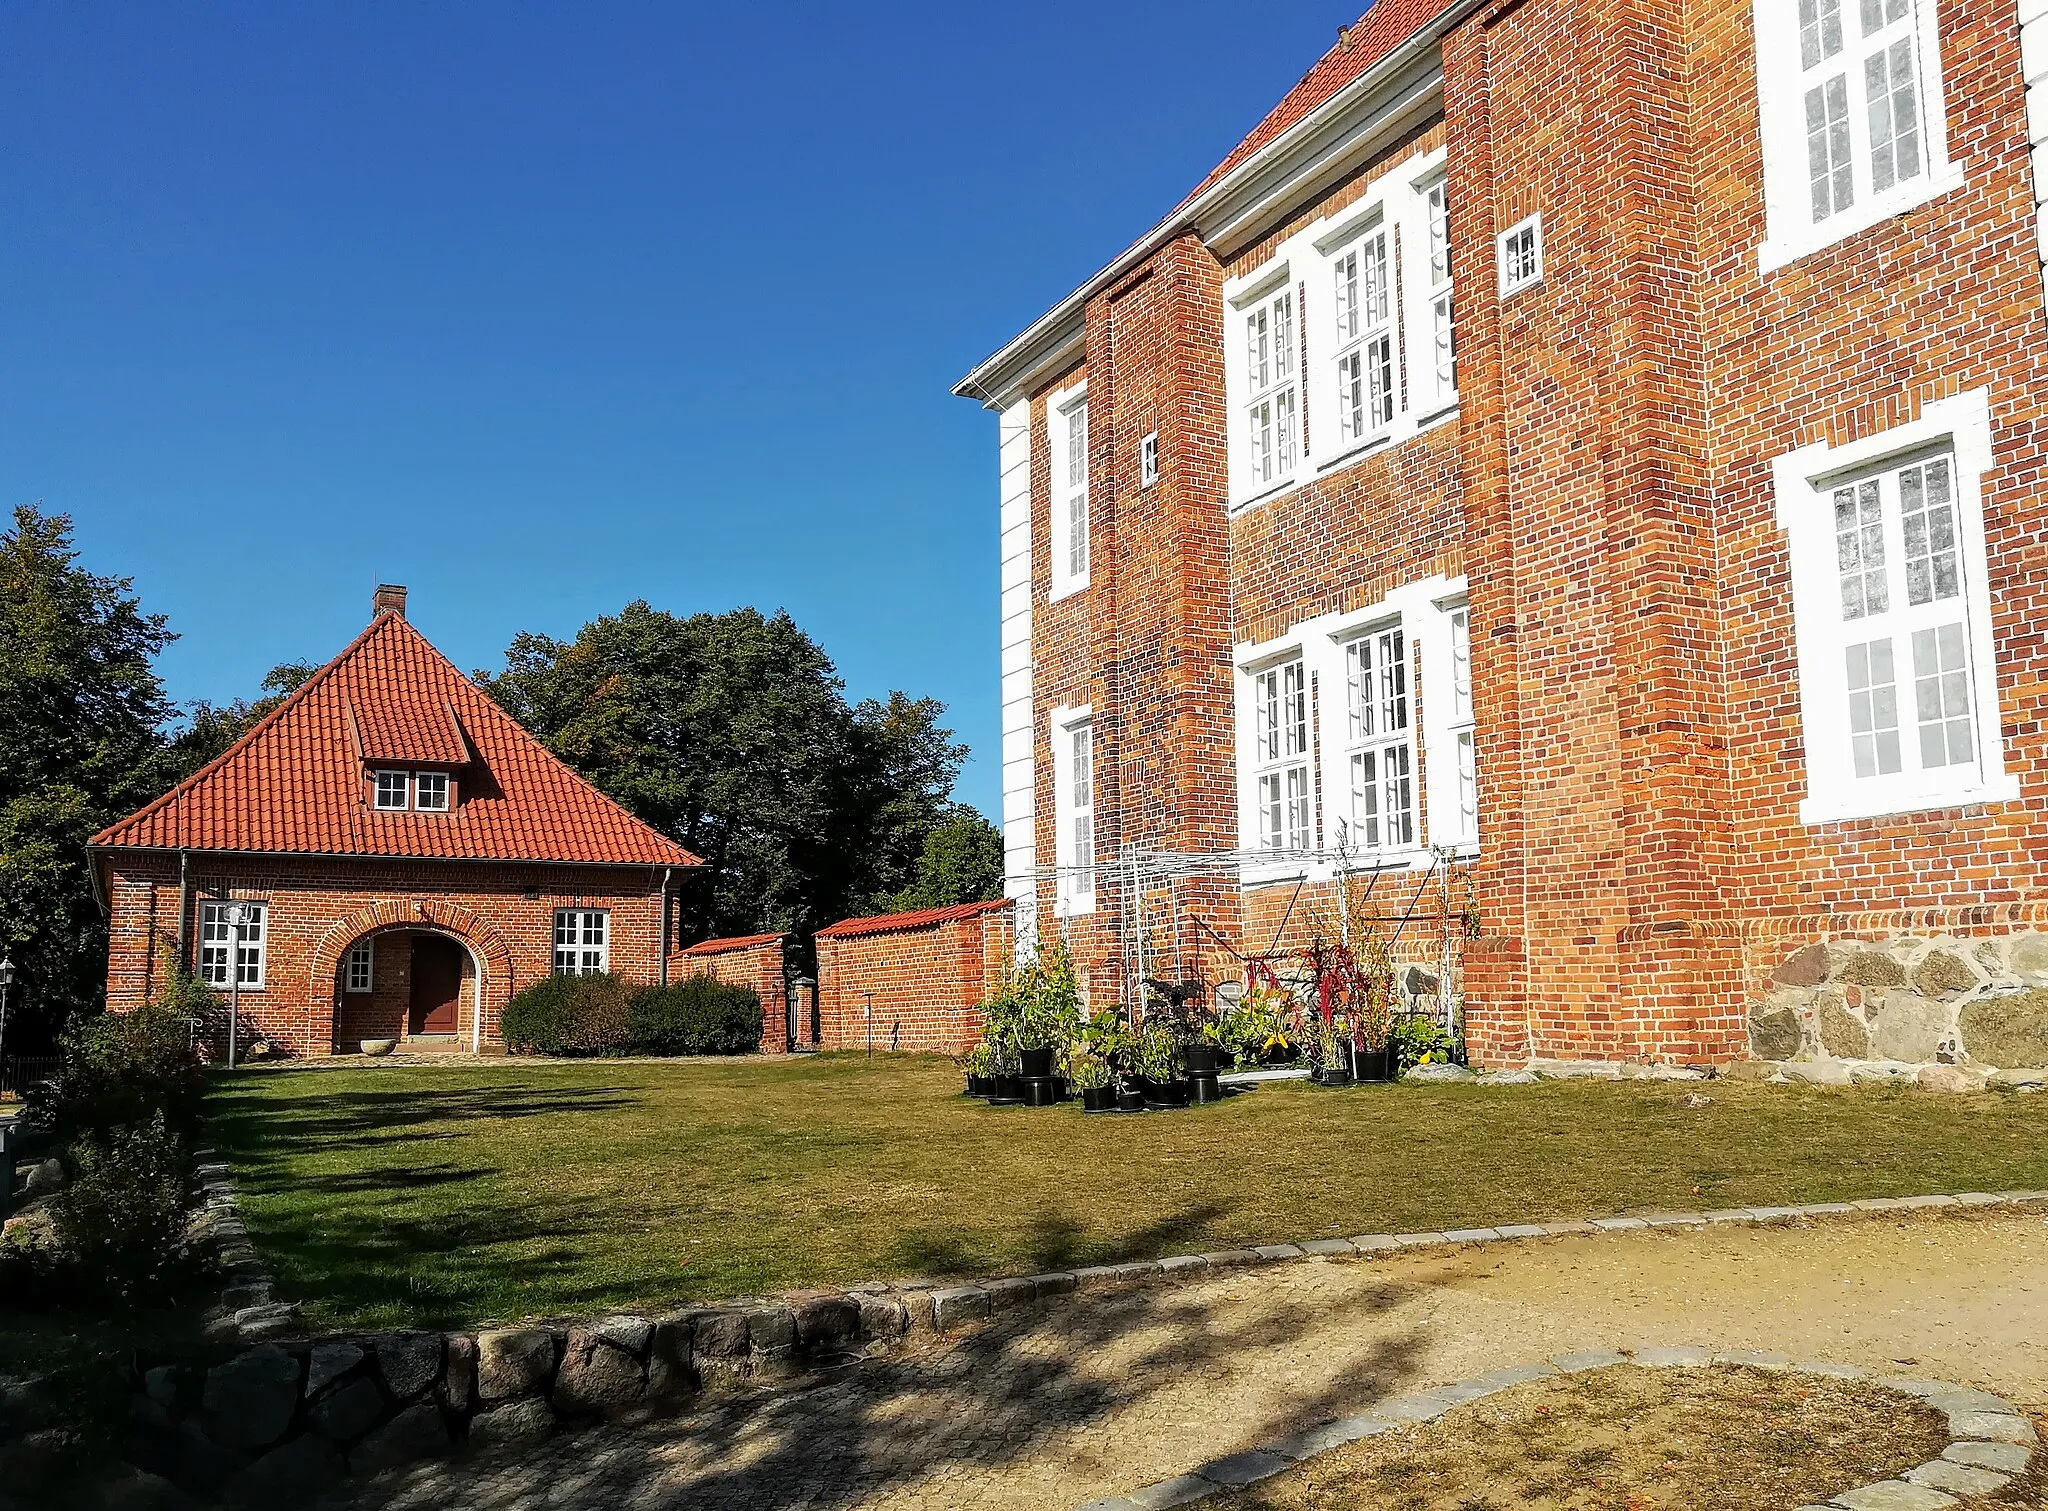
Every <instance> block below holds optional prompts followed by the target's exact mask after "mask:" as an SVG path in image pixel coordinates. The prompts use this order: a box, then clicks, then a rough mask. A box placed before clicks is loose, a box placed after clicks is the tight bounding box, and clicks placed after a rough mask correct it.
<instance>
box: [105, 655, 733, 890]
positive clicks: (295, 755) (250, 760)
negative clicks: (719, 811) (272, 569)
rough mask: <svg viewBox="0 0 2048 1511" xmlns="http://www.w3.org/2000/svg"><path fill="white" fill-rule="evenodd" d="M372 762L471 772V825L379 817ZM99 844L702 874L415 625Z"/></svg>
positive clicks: (298, 699)
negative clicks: (371, 785)
mask: <svg viewBox="0 0 2048 1511" xmlns="http://www.w3.org/2000/svg"><path fill="white" fill-rule="evenodd" d="M351 718H353V722H354V724H355V733H353V734H352V733H351V730H350V723H351ZM358 739H360V740H361V741H362V744H363V747H364V750H363V754H362V755H359V754H358V751H357V744H356V742H357V740H358ZM471 752H474V756H473V757H472V754H471ZM364 756H370V757H372V758H374V759H379V760H386V761H391V760H396V761H403V762H418V763H419V764H422V765H436V766H455V767H458V768H460V769H459V770H458V772H457V775H456V782H455V787H456V792H457V795H458V797H459V799H460V801H459V802H458V803H457V806H456V808H455V811H453V812H452V813H380V812H377V811H376V810H374V809H372V808H371V807H370V806H369V803H368V801H367V800H366V794H365V786H364V779H363V767H364V759H363V757H364ZM472 759H473V761H474V764H471V762H472ZM92 843H93V845H94V846H96V847H110V848H111V847H127V846H139V847H145V848H150V849H164V850H231V851H245V852H258V853H264V854H291V855H380V856H421V857H433V858H439V859H448V860H524V861H567V862H580V863H588V864H599V865H636V866H637V865H650V866H691V865H697V864H699V862H698V860H697V858H696V857H695V856H693V855H691V854H690V853H689V852H688V851H687V850H684V849H683V848H682V847H681V846H680V845H677V844H675V843H673V842H672V841H670V840H668V839H666V838H664V837H663V836H662V835H660V834H658V833H656V832H655V831H654V830H653V829H651V828H649V827H648V826H647V825H646V824H643V823H641V822H640V820H638V819H636V818H634V817H633V816H632V815H631V814H630V813H628V812H626V810H625V809H623V808H621V807H620V806H619V805H618V804H617V803H615V802H613V801H612V800H611V799H610V798H608V797H606V796H605V795H604V794H603V793H601V792H599V791H598V790H597V789H596V788H595V787H593V786H591V785H590V784H589V783H588V782H586V781H584V780H583V778H581V777H579V776H577V775H576V773H575V772H573V771H571V770H570V769H569V768H568V767H567V766H565V765H563V764H562V763H561V762H560V761H559V760H557V759H556V758H555V757H554V756H552V755H550V754H549V753H548V752H547V750H545V749H544V748H543V747H542V746H541V743H540V742H539V741H538V740H536V739H535V738H534V737H533V736H532V735H530V734H528V733H527V732H526V731H525V730H524V729H522V728H521V727H520V726H519V724H518V722H517V721H516V720H515V719H513V718H512V716H511V715H510V714H508V713H506V712H505V711H504V710H503V709H501V708H500V707H498V705H497V704H495V703H493V702H492V701H491V700H490V698H489V697H488V696H486V695H485V693H484V692H483V691H482V689H480V688H478V687H477V686H476V685H475V684H474V683H473V682H471V681H470V680H469V679H468V678H467V677H465V676H463V675H462V673H461V672H459V671H457V670H456V669H455V667H454V665H453V664H452V663H451V662H450V661H449V660H448V658H447V657H445V656H443V655H442V654H441V653H440V652H439V651H437V650H435V649H434V647H433V646H431V645H429V644H428V643H427V640H426V638H425V637H424V636H423V635H421V634H420V632H419V631H418V630H416V629H414V628H413V627H412V625H411V624H409V623H407V622H406V619H405V617H404V616H403V615H401V614H380V615H378V616H377V617H376V618H375V619H373V620H371V621H370V627H369V628H368V629H366V630H364V631H363V633H362V634H360V635H358V636H357V637H356V638H355V640H354V641H353V642H352V643H351V644H350V645H349V647H348V649H346V650H344V651H343V652H342V653H341V654H340V655H339V656H336V657H335V658H334V659H333V660H332V661H330V662H328V663H327V665H325V666H323V667H322V668H321V669H320V670H319V671H317V672H315V673H314V674H313V675H312V676H311V677H309V678H307V679H306V682H305V684H304V685H303V686H302V687H300V688H299V690H298V691H297V692H295V693H293V694H292V696H291V697H289V698H288V699H286V700H285V702H284V703H283V704H282V705H281V706H280V707H278V708H277V709H276V710H275V711H273V712H272V713H271V714H270V715H269V716H268V717H267V718H265V719H264V720H263V721H262V722H261V723H259V724H258V725H257V726H256V727H255V728H254V729H252V730H250V731H249V733H248V734H246V735H244V736H243V737H242V738H241V739H240V740H238V741H237V742H236V743H235V744H234V746H233V747H231V748H230V749H229V750H228V751H227V753H226V754H225V755H223V756H221V757H220V759H219V760H216V761H214V762H212V763H211V764H210V765H208V766H206V767H204V768H203V769H201V770H200V771H199V772H198V773H196V774H195V775H193V776H191V777H189V778H187V779H186V780H185V781H183V782H181V783H180V784H179V785H178V786H176V787H174V788H172V789H171V790H170V791H169V792H167V793H165V794H164V795H163V796H162V797H160V798H158V799H157V800H156V801H155V802H153V803H151V804H150V805H149V806H148V807H147V808H144V809H143V810H142V811H141V812H139V813H136V814H133V815H131V816H130V817H128V818H125V819H123V820H122V821H121V822H120V823H118V824H115V825H113V826H112V827H111V828H109V829H106V830H103V831H102V832H100V833H99V834H97V835H95V836H93V840H92Z"/></svg>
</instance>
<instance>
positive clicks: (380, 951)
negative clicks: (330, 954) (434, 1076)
mask: <svg viewBox="0 0 2048 1511" xmlns="http://www.w3.org/2000/svg"><path fill="white" fill-rule="evenodd" d="M483 980H484V972H483V970H482V969H481V961H480V960H479V958H478V955H477V951H476V949H475V947H474V946H473V945H472V944H471V943H470V942H469V941H468V940H466V939H464V938H462V937H461V936H460V935H457V934H453V933H450V932H448V931H447V930H445V929H440V928H435V927H433V926H432V925H431V924H419V923H404V924H397V925H387V926H385V927H383V928H376V929H372V930H370V931H369V932H367V933H365V934H362V935H361V936H359V937H358V938H356V939H354V940H351V941H350V942H349V944H348V945H347V946H346V947H344V948H343V949H342V951H341V956H340V958H339V960H337V962H336V963H335V968H334V1046H333V1047H334V1052H335V1053H336V1054H354V1053H356V1052H357V1050H358V1049H359V1048H360V1046H361V1045H362V1042H363V1041H364V1040H366V1039H396V1040H397V1041H398V1043H399V1047H400V1048H401V1049H404V1050H407V1051H410V1052H426V1051H435V1050H440V1051H463V1050H468V1049H470V1048H472V1047H474V1045H475V1043H476V1040H477V1032H476V1013H477V1007H478V1003H479V1000H480V998H481V995H482V992H481V984H482V982H483Z"/></svg>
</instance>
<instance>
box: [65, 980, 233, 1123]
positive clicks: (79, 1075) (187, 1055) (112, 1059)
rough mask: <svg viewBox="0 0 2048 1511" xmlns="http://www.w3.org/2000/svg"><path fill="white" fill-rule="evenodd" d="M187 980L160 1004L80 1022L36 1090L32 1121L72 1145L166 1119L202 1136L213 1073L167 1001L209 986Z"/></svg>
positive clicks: (169, 989) (168, 990)
mask: <svg viewBox="0 0 2048 1511" xmlns="http://www.w3.org/2000/svg"><path fill="white" fill-rule="evenodd" d="M179 975H180V980H179V981H177V982H175V983H173V984H172V985H170V986H167V987H166V988H165V991H164V993H162V994H160V995H159V997H158V1000H156V1001H153V1002H151V1003H149V1004H148V1005H146V1006H144V1007H140V1008H137V1009H136V1010H135V1011H134V1012H129V1013H105V1012H103V1013H100V1014H97V1015H96V1016H94V1017H91V1018H87V1019H85V1020H83V1021H82V1022H80V1023H78V1024H76V1025H74V1026H73V1027H72V1028H71V1029H70V1031H69V1032H67V1033H66V1034H65V1036H64V1055H63V1060H62V1063H61V1065H60V1066H59V1068H58V1070H57V1073H56V1074H55V1075H54V1076H52V1077H50V1079H49V1080H48V1081H47V1082H45V1083H44V1084H43V1085H41V1086H39V1087H35V1088H32V1090H31V1091H30V1094H29V1120H30V1121H31V1122H33V1123H35V1124H37V1125H39V1126H41V1127H44V1128H48V1129H49V1130H50V1132H51V1133H52V1134H53V1135H55V1137H56V1139H57V1140H58V1141H59V1142H60V1143H65V1144H69V1143H72V1142H73V1141H75V1140H77V1139H80V1138H86V1137H92V1136H98V1135H105V1134H108V1133H111V1132H112V1131H113V1130H114V1129H116V1128H128V1127H134V1126H136V1125H138V1124H141V1123H146V1122H149V1121H150V1120H151V1119H153V1118H156V1117H158V1116H161V1117H162V1118H163V1120H164V1124H165V1126H166V1127H167V1128H168V1129H169V1130H170V1132H171V1133H172V1134H173V1135H175V1136H176V1137H177V1138H178V1139H179V1140H181V1141H182V1142H185V1143H189V1142H190V1141H191V1140H192V1139H193V1138H194V1137H195V1136H196V1134H197V1133H198V1131H199V1118H200V1099H201V1098H202V1097H203V1096H204V1095H205V1091H206V1072H205V1068H204V1067H203V1066H202V1065H201V1063H200V1060H199V1056H198V1054H197V1053H196V1052H195V1051H194V1049H193V1047H192V1030H191V1026H190V1024H189V1022H188V1021H187V1019H186V1018H185V1017H184V1016H182V1015H181V1014H180V1013H179V1012H178V1011H176V1010H174V1009H173V1008H172V1007H170V1006H167V1005H165V999H166V997H172V998H174V999H177V1000H182V995H183V994H185V993H188V992H189V991H191V990H192V989H193V988H195V987H196V989H197V991H198V992H199V993H201V994H204V993H205V992H206V988H205V987H203V986H198V985H197V983H195V982H193V981H192V979H191V977H190V976H189V975H185V974H184V973H182V972H181V973H179Z"/></svg>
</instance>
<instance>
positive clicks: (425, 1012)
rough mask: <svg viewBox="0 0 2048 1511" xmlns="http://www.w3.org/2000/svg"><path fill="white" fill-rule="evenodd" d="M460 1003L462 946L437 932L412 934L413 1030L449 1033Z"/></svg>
mask: <svg viewBox="0 0 2048 1511" xmlns="http://www.w3.org/2000/svg"><path fill="white" fill-rule="evenodd" d="M461 1007H462V946H461V945H459V944H457V943H456V942H455V941H454V940H452V939H443V938H442V937H441V936H440V935H438V934H415V935H413V936H412V1017H411V1024H412V1032H413V1033H416V1034H452V1033H454V1032H455V1028H456V1019H457V1015H458V1014H459V1012H460V1011H461Z"/></svg>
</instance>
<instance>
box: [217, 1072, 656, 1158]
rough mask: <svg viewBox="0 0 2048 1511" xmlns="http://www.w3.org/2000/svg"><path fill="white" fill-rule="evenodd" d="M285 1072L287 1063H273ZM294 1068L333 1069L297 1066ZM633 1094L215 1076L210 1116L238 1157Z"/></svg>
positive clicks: (394, 1139)
mask: <svg viewBox="0 0 2048 1511" xmlns="http://www.w3.org/2000/svg"><path fill="white" fill-rule="evenodd" d="M267 1074H269V1075H272V1076H289V1075H292V1074H294V1073H293V1072H291V1071H270V1072H267ZM297 1074H299V1075H322V1074H330V1072H323V1071H300V1072H297ZM636 1100H637V1098H636V1097H635V1095H634V1093H633V1092H632V1090H631V1088H629V1087H624V1086H547V1085H535V1084H532V1083H530V1082H523V1081H495V1082H493V1083H492V1084H491V1085H489V1086H471V1087H448V1086H441V1085H438V1084H422V1085H419V1086H416V1087H409V1088H407V1087H394V1088H392V1089H390V1090H378V1091H337V1092H326V1091H322V1092H321V1093H320V1095H318V1096H317V1097H309V1098H307V1099H305V1100H303V1101H298V1102H281V1101H278V1100H275V1099H272V1098H270V1097H266V1096H263V1095H262V1094H260V1092H259V1091H258V1089H257V1087H256V1086H255V1085H254V1084H252V1083H248V1082H243V1083H226V1084H216V1086H215V1089H214V1092H213V1096H212V1098H211V1101H210V1105H209V1106H208V1108H207V1113H208V1116H209V1117H210V1118H211V1120H212V1123H213V1126H214V1127H215V1129H216V1130H217V1131H218V1132H219V1134H220V1137H221V1138H222V1139H223V1140H224V1141H225V1142H226V1143H227V1144H228V1146H229V1147H230V1148H231V1149H232V1150H233V1151H234V1153H235V1155H236V1157H237V1159H240V1158H242V1157H244V1156H248V1157H251V1158H255V1157H260V1156H261V1155H262V1153H263V1151H264V1150H265V1148H266V1147H276V1148H281V1149H289V1148H290V1147H291V1146H293V1145H298V1144H307V1143H314V1144H330V1143H336V1142H350V1141H359V1140H363V1139H374V1140H377V1141H379V1142H383V1143H401V1142H408V1141H412V1140H418V1139H432V1138H442V1137H445V1136H446V1134H445V1132H443V1131H440V1130H437V1129H436V1128H435V1126H434V1125H435V1124H438V1123H468V1122H480V1121H483V1120H486V1119H489V1120H512V1119H525V1118H537V1117H562V1116H575V1115H589V1114H592V1113H603V1112H616V1111H618V1110H619V1109H620V1108H622V1107H631V1106H633V1105H634V1104H635V1102H636Z"/></svg>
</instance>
